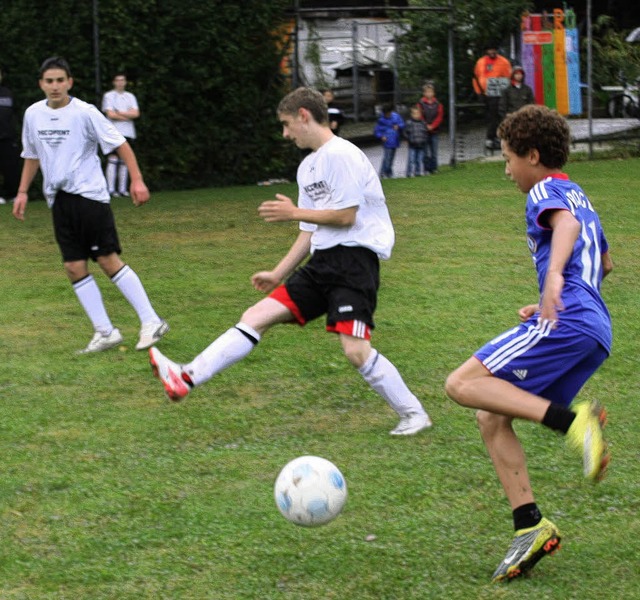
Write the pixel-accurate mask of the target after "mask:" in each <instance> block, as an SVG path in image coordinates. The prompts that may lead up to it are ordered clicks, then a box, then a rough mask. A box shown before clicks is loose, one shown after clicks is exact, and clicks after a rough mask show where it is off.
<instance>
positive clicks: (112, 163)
mask: <svg viewBox="0 0 640 600" xmlns="http://www.w3.org/2000/svg"><path fill="white" fill-rule="evenodd" d="M117 171H118V159H117V158H115V159H112V158H108V159H107V172H106V177H107V189H108V190H109V193H110V194H113V193H114V192H115V191H116V172H117Z"/></svg>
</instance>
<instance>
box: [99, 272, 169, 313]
mask: <svg viewBox="0 0 640 600" xmlns="http://www.w3.org/2000/svg"><path fill="white" fill-rule="evenodd" d="M111 281H112V282H113V283H114V284H115V285H116V286H117V287H118V289H119V290H120V291H121V292H122V295H123V296H124V297H125V298H126V299H127V300H128V301H129V304H131V306H133V308H134V310H135V311H136V313H138V318H139V319H140V323H142V324H144V323H160V322H161V321H162V319H161V318H160V317H159V316H158V315H157V313H156V311H155V310H153V306H151V302H149V297H148V296H147V292H145V290H144V287H143V285H142V282H141V281H140V278H139V277H138V276H137V275H136V272H135V271H134V270H133V269H132V268H131V267H130V266H129V265H125V266H124V267H122V269H120V270H119V271H118V272H117V273H116V274H115V275H114V276H113V277H112V278H111Z"/></svg>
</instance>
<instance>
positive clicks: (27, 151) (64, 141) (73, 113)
mask: <svg viewBox="0 0 640 600" xmlns="http://www.w3.org/2000/svg"><path fill="white" fill-rule="evenodd" d="M125 141H126V140H125V139H124V136H123V135H122V134H121V133H120V132H119V131H118V130H117V129H116V128H115V127H114V126H113V125H112V124H111V121H109V119H107V118H106V117H105V116H104V115H103V114H102V113H101V112H100V111H99V110H98V109H97V108H96V107H95V106H93V104H88V103H87V102H83V101H82V100H78V99H77V98H73V97H72V98H71V100H70V102H69V104H67V105H66V106H64V107H62V108H56V109H53V108H50V107H49V106H48V105H47V101H46V100H40V102H36V103H35V104H32V105H31V106H30V107H29V108H27V110H26V112H25V114H24V123H23V125H22V147H23V150H22V154H21V156H22V158H29V159H35V160H38V161H40V170H41V171H42V178H43V180H44V183H43V191H44V195H45V198H46V199H47V204H48V205H49V206H50V207H51V206H53V201H54V200H55V197H56V193H57V192H58V191H59V190H64V191H65V192H68V193H69V194H78V195H80V196H84V197H85V198H89V199H90V200H97V201H98V202H104V203H108V202H109V200H110V196H109V191H108V190H107V182H106V180H105V178H104V174H103V172H102V165H101V163H100V158H99V156H98V145H100V148H101V149H102V152H103V153H104V154H110V153H111V152H113V151H114V150H116V148H119V147H120V146H122V144H124V143H125Z"/></svg>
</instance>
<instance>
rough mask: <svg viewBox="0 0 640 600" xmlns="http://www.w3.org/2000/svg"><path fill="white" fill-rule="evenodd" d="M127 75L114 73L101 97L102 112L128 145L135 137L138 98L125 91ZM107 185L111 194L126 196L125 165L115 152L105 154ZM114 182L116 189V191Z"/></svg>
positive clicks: (126, 175) (126, 174)
mask: <svg viewBox="0 0 640 600" xmlns="http://www.w3.org/2000/svg"><path fill="white" fill-rule="evenodd" d="M126 87H127V77H126V75H125V74H124V73H116V75H115V77H114V78H113V89H112V90H110V91H108V92H106V93H105V94H104V96H103V97H102V112H103V113H104V114H105V115H106V116H107V118H108V119H109V120H110V121H111V122H112V123H113V124H114V126H115V128H116V129H117V130H118V131H119V132H120V133H121V134H122V135H123V136H124V137H125V138H126V140H127V142H129V144H130V145H133V140H135V139H136V126H135V122H134V121H135V119H137V118H138V117H139V116H140V108H139V106H138V100H137V99H136V97H135V96H134V95H133V94H132V93H131V92H127V90H126ZM105 175H106V178H107V187H108V188H109V193H110V194H111V195H112V196H128V195H129V192H127V180H128V172H127V165H126V164H125V163H124V162H123V161H121V160H120V159H119V157H118V154H117V153H116V152H112V153H110V154H109V155H108V156H107V169H106V173H105ZM116 183H117V187H118V190H117V191H116Z"/></svg>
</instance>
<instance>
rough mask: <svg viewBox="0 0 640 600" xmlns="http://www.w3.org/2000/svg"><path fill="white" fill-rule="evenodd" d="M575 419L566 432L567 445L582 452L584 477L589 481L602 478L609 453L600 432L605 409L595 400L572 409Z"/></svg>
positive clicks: (604, 419) (603, 422)
mask: <svg viewBox="0 0 640 600" xmlns="http://www.w3.org/2000/svg"><path fill="white" fill-rule="evenodd" d="M572 410H573V411H574V412H575V413H576V418H575V419H574V420H573V423H571V427H569V431H567V443H568V444H569V445H570V446H572V447H573V448H575V449H576V450H578V451H579V452H582V465H583V471H584V476H585V477H586V478H587V479H590V480H591V481H596V482H597V481H601V480H602V479H603V478H604V475H605V472H606V469H607V465H608V464H609V453H608V450H607V442H606V441H605V439H604V435H603V432H602V430H603V429H604V425H605V422H606V418H607V413H606V411H605V409H604V408H603V407H602V406H601V405H600V403H599V402H596V401H595V400H594V401H592V402H581V403H579V404H576V405H575V406H573V407H572Z"/></svg>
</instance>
